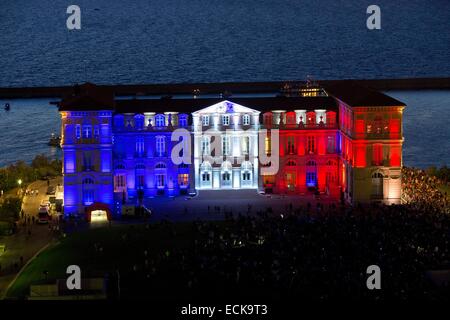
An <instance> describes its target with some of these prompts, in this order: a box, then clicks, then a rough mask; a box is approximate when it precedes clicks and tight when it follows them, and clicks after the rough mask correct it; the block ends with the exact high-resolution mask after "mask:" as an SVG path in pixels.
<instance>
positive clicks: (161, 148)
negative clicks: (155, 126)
mask: <svg viewBox="0 0 450 320" xmlns="http://www.w3.org/2000/svg"><path fill="white" fill-rule="evenodd" d="M165 152H166V137H164V136H157V137H156V154H157V155H158V156H159V157H162V156H164V153H165Z"/></svg>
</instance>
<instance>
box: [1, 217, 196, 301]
mask: <svg viewBox="0 0 450 320" xmlns="http://www.w3.org/2000/svg"><path fill="white" fill-rule="evenodd" d="M191 228H192V223H178V224H175V225H172V226H171V227H168V226H164V225H150V226H149V227H148V228H147V227H146V226H145V225H126V226H114V227H111V228H110V227H101V228H92V229H89V230H85V231H80V232H77V233H74V234H72V235H70V236H69V237H68V238H66V239H63V240H62V241H61V242H60V243H59V244H57V245H55V246H53V247H50V248H48V249H47V250H45V251H43V252H42V253H41V254H40V255H39V256H38V257H36V259H34V260H33V261H32V262H31V263H30V264H29V265H28V266H27V268H26V269H25V270H24V271H23V272H22V273H21V275H20V276H19V277H18V279H17V280H16V282H15V283H14V284H13V286H12V287H11V288H10V290H9V291H8V293H7V298H24V297H25V296H27V295H29V289H30V285H31V284H40V283H44V282H48V283H54V282H55V280H56V279H64V278H66V269H67V267H68V266H69V265H73V264H74V265H78V266H80V268H81V273H82V277H83V278H88V277H103V276H104V275H105V273H106V272H114V270H115V269H116V268H119V269H120V270H129V269H130V265H131V266H132V265H133V263H138V261H140V260H142V257H144V250H147V251H148V255H149V256H151V255H152V254H154V253H157V252H165V251H166V250H172V249H173V248H182V247H185V246H190V245H191V244H192V243H193V238H192V237H193V235H192V232H191ZM174 231H175V232H176V234H174ZM95 244H98V246H99V247H100V246H101V247H102V250H101V251H99V250H96V249H95ZM44 271H47V272H48V281H45V278H44V273H43V272H44Z"/></svg>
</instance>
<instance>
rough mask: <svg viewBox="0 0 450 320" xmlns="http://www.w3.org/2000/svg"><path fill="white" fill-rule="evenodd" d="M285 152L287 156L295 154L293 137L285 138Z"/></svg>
mask: <svg viewBox="0 0 450 320" xmlns="http://www.w3.org/2000/svg"><path fill="white" fill-rule="evenodd" d="M287 152H288V154H294V153H295V137H288V138H287Z"/></svg>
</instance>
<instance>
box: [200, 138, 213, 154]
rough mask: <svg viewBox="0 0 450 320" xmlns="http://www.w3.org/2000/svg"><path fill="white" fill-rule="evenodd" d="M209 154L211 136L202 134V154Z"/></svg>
mask: <svg viewBox="0 0 450 320" xmlns="http://www.w3.org/2000/svg"><path fill="white" fill-rule="evenodd" d="M210 154H211V137H210V136H203V137H202V155H204V156H206V155H210Z"/></svg>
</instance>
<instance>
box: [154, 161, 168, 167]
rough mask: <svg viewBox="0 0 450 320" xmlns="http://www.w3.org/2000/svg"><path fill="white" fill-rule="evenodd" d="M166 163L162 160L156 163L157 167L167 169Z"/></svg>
mask: <svg viewBox="0 0 450 320" xmlns="http://www.w3.org/2000/svg"><path fill="white" fill-rule="evenodd" d="M165 168H166V165H165V164H164V163H162V162H159V163H157V164H156V166H155V169H165Z"/></svg>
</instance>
